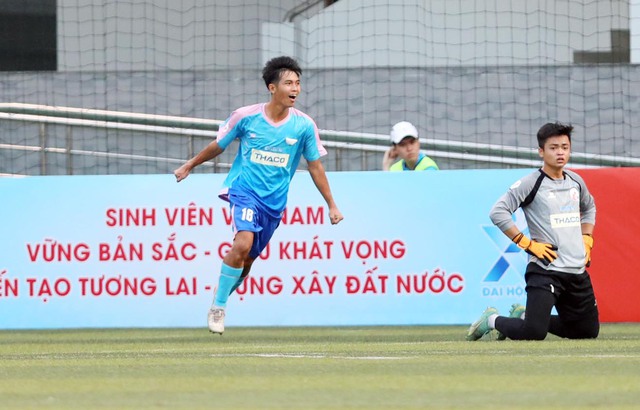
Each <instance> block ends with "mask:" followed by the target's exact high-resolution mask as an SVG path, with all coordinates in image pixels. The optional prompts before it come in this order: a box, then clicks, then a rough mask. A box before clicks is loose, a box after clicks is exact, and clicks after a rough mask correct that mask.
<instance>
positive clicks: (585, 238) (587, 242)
mask: <svg viewBox="0 0 640 410" xmlns="http://www.w3.org/2000/svg"><path fill="white" fill-rule="evenodd" d="M582 242H584V251H585V252H586V254H587V257H586V258H585V260H584V266H586V267H589V266H591V249H593V236H591V234H588V233H583V234H582Z"/></svg>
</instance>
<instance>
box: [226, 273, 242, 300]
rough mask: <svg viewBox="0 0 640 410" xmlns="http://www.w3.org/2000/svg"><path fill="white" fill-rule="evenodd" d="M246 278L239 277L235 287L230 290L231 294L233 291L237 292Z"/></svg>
mask: <svg viewBox="0 0 640 410" xmlns="http://www.w3.org/2000/svg"><path fill="white" fill-rule="evenodd" d="M245 278H246V276H245V277H244V278H243V277H240V278H238V280H237V281H236V283H235V285H233V287H232V288H231V291H230V292H229V296H231V294H232V293H233V292H235V291H236V289H238V288H239V287H240V285H242V282H244V279H245Z"/></svg>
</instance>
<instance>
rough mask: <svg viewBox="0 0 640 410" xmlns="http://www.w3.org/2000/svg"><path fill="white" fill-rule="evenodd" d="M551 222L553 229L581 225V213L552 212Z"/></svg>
mask: <svg viewBox="0 0 640 410" xmlns="http://www.w3.org/2000/svg"><path fill="white" fill-rule="evenodd" d="M550 222H551V227H552V228H553V229H558V228H572V227H575V226H580V213H579V212H568V213H564V214H552V215H551V218H550Z"/></svg>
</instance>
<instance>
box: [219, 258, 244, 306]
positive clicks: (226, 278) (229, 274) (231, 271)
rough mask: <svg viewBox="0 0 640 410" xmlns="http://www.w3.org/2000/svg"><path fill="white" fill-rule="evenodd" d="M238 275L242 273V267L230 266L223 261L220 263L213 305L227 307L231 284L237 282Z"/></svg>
mask: <svg viewBox="0 0 640 410" xmlns="http://www.w3.org/2000/svg"><path fill="white" fill-rule="evenodd" d="M240 275H242V268H232V267H231V266H229V265H227V264H225V263H224V262H223V263H222V267H221V268H220V278H219V279H218V290H216V296H215V298H214V301H213V304H214V305H215V306H217V307H221V308H225V307H227V299H229V295H230V294H231V291H232V289H233V286H234V285H235V284H236V282H238V279H239V278H240Z"/></svg>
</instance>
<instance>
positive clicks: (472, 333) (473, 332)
mask: <svg viewBox="0 0 640 410" xmlns="http://www.w3.org/2000/svg"><path fill="white" fill-rule="evenodd" d="M498 314H499V313H498V309H496V308H494V307H488V308H486V309H485V311H484V312H482V315H481V316H480V319H478V320H476V321H475V322H473V323H472V324H471V326H469V330H468V331H467V340H469V341H474V340H478V339H480V338H481V337H482V336H484V335H486V334H487V333H489V332H490V331H491V328H490V327H489V316H491V315H498Z"/></svg>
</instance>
